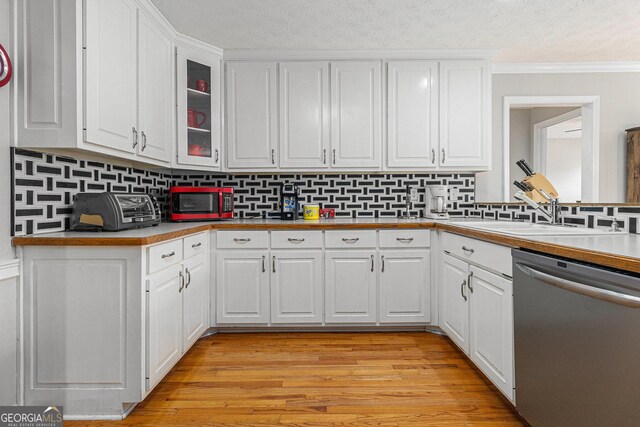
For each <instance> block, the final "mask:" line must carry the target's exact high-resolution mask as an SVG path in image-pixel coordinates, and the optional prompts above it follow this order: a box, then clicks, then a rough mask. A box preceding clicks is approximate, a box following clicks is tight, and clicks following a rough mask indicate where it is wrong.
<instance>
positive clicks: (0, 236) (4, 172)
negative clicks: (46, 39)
mask: <svg viewBox="0 0 640 427" xmlns="http://www.w3.org/2000/svg"><path fill="white" fill-rule="evenodd" d="M10 3H11V2H10V0H0V43H2V46H4V48H5V49H6V50H7V52H8V53H9V56H10V57H11V58H13V57H14V55H13V51H12V49H11V47H12V46H11V41H10V35H11V34H10V28H11V19H10V17H11V10H10V9H11V7H10ZM14 71H15V70H14ZM14 75H15V73H14ZM13 81H14V80H13V79H12V82H13ZM10 92H11V83H9V84H8V85H7V86H4V87H1V88H0V206H2V208H0V260H5V259H10V258H14V257H15V254H14V250H13V248H12V247H11V237H10V236H11V168H10V151H9V141H10V132H11V130H10V129H11V126H10V124H11V119H10V116H11V114H10Z"/></svg>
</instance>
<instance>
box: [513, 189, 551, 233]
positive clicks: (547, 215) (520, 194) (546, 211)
mask: <svg viewBox="0 0 640 427" xmlns="http://www.w3.org/2000/svg"><path fill="white" fill-rule="evenodd" d="M538 192H539V193H540V194H542V196H543V197H544V198H545V199H547V200H548V201H549V202H550V203H551V205H550V206H551V209H546V208H544V207H543V206H541V205H540V204H539V203H537V202H534V201H533V200H531V198H530V197H529V196H527V195H526V194H524V191H518V192H517V193H516V194H514V195H513V197H514V198H515V199H516V200H520V201H521V202H525V203H526V204H528V205H529V206H531V207H532V208H534V209H537V210H539V211H540V214H542V216H543V217H545V218H546V219H547V221H549V223H550V224H553V225H560V224H562V220H561V219H560V204H559V203H558V198H556V197H551V196H550V195H549V194H547V193H546V192H545V191H544V190H538Z"/></svg>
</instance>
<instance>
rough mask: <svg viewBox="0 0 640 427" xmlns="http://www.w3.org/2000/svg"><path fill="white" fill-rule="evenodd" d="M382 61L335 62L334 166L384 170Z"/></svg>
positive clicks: (332, 90)
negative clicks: (382, 148) (382, 146)
mask: <svg viewBox="0 0 640 427" xmlns="http://www.w3.org/2000/svg"><path fill="white" fill-rule="evenodd" d="M381 92H382V83H381V63H380V61H341V62H332V63H331V150H332V152H331V166H332V167H334V168H343V169H380V167H381V163H382V162H381V148H380V147H381V140H382V110H381V106H382V95H381Z"/></svg>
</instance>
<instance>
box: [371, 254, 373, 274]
mask: <svg viewBox="0 0 640 427" xmlns="http://www.w3.org/2000/svg"><path fill="white" fill-rule="evenodd" d="M371 271H373V255H371Z"/></svg>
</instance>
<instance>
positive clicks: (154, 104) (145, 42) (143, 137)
mask: <svg viewBox="0 0 640 427" xmlns="http://www.w3.org/2000/svg"><path fill="white" fill-rule="evenodd" d="M111 68H114V67H113V65H112V66H111ZM138 70H139V76H140V77H139V79H138V127H139V132H140V135H139V143H138V146H137V149H138V155H140V156H144V157H150V158H152V159H156V160H161V161H165V162H168V161H169V160H170V156H171V146H172V143H173V141H174V138H173V135H174V132H173V129H174V127H173V123H174V121H173V111H174V109H173V103H174V102H173V81H174V78H173V77H174V76H173V45H172V43H171V40H170V39H169V37H168V36H167V35H166V34H165V33H164V32H163V31H162V30H161V29H160V27H159V26H158V24H156V23H155V22H153V21H152V20H151V19H150V18H149V17H148V16H147V15H145V13H144V12H142V11H139V12H138Z"/></svg>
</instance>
